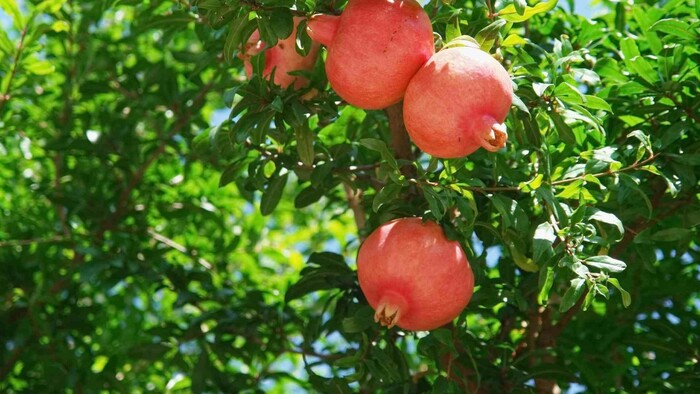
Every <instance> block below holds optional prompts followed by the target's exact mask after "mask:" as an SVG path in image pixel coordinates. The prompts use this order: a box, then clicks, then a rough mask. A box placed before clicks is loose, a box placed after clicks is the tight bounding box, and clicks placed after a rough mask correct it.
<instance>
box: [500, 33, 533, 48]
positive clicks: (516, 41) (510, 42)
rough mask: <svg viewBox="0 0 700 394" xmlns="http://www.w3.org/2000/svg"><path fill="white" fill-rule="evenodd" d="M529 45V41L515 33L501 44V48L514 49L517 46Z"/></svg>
mask: <svg viewBox="0 0 700 394" xmlns="http://www.w3.org/2000/svg"><path fill="white" fill-rule="evenodd" d="M525 44H527V41H525V39H524V38H522V37H520V36H519V35H517V34H515V33H513V34H510V35H509V36H508V37H506V39H505V40H503V42H502V43H501V46H504V47H513V46H516V45H525Z"/></svg>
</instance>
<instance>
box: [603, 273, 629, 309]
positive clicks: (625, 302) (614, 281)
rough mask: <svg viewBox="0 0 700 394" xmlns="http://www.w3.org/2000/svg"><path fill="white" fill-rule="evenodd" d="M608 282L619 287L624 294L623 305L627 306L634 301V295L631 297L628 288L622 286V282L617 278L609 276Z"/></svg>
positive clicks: (621, 293) (622, 294)
mask: <svg viewBox="0 0 700 394" xmlns="http://www.w3.org/2000/svg"><path fill="white" fill-rule="evenodd" d="M608 283H611V284H612V285H613V286H615V287H616V288H617V290H619V291H620V295H621V296H622V305H624V306H625V308H627V307H629V306H630V304H631V303H632V297H630V293H628V292H627V290H625V289H623V288H622V286H621V285H620V282H619V281H618V280H617V279H616V278H608Z"/></svg>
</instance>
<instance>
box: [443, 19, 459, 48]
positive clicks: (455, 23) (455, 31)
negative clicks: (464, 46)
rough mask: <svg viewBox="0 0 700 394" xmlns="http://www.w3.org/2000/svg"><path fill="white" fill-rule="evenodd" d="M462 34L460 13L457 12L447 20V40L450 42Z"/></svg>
mask: <svg viewBox="0 0 700 394" xmlns="http://www.w3.org/2000/svg"><path fill="white" fill-rule="evenodd" d="M461 35H462V31H461V30H460V27H459V14H456V15H453V16H452V17H451V18H450V19H449V20H448V21H447V26H445V41H446V42H450V41H452V40H453V39H455V38H457V37H460V36H461Z"/></svg>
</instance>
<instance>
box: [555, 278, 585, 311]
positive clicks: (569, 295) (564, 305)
mask: <svg viewBox="0 0 700 394" xmlns="http://www.w3.org/2000/svg"><path fill="white" fill-rule="evenodd" d="M585 289H586V281H585V280H584V279H582V278H576V279H572V280H571V287H569V289H568V290H566V293H564V296H563V297H562V299H561V304H560V305H559V312H566V311H568V310H569V309H571V307H572V306H574V304H576V301H578V300H579V298H581V295H582V294H583V292H584V290H585Z"/></svg>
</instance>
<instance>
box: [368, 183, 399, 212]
mask: <svg viewBox="0 0 700 394" xmlns="http://www.w3.org/2000/svg"><path fill="white" fill-rule="evenodd" d="M401 189H402V187H401V185H399V184H396V183H388V184H387V185H385V186H384V187H383V188H382V190H380V191H379V193H377V194H376V195H375V196H374V199H373V200H372V210H373V211H374V212H377V211H379V208H380V207H381V206H382V205H383V204H385V203H387V202H388V201H391V200H393V199H394V198H396V196H398V195H399V192H400V191H401Z"/></svg>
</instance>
